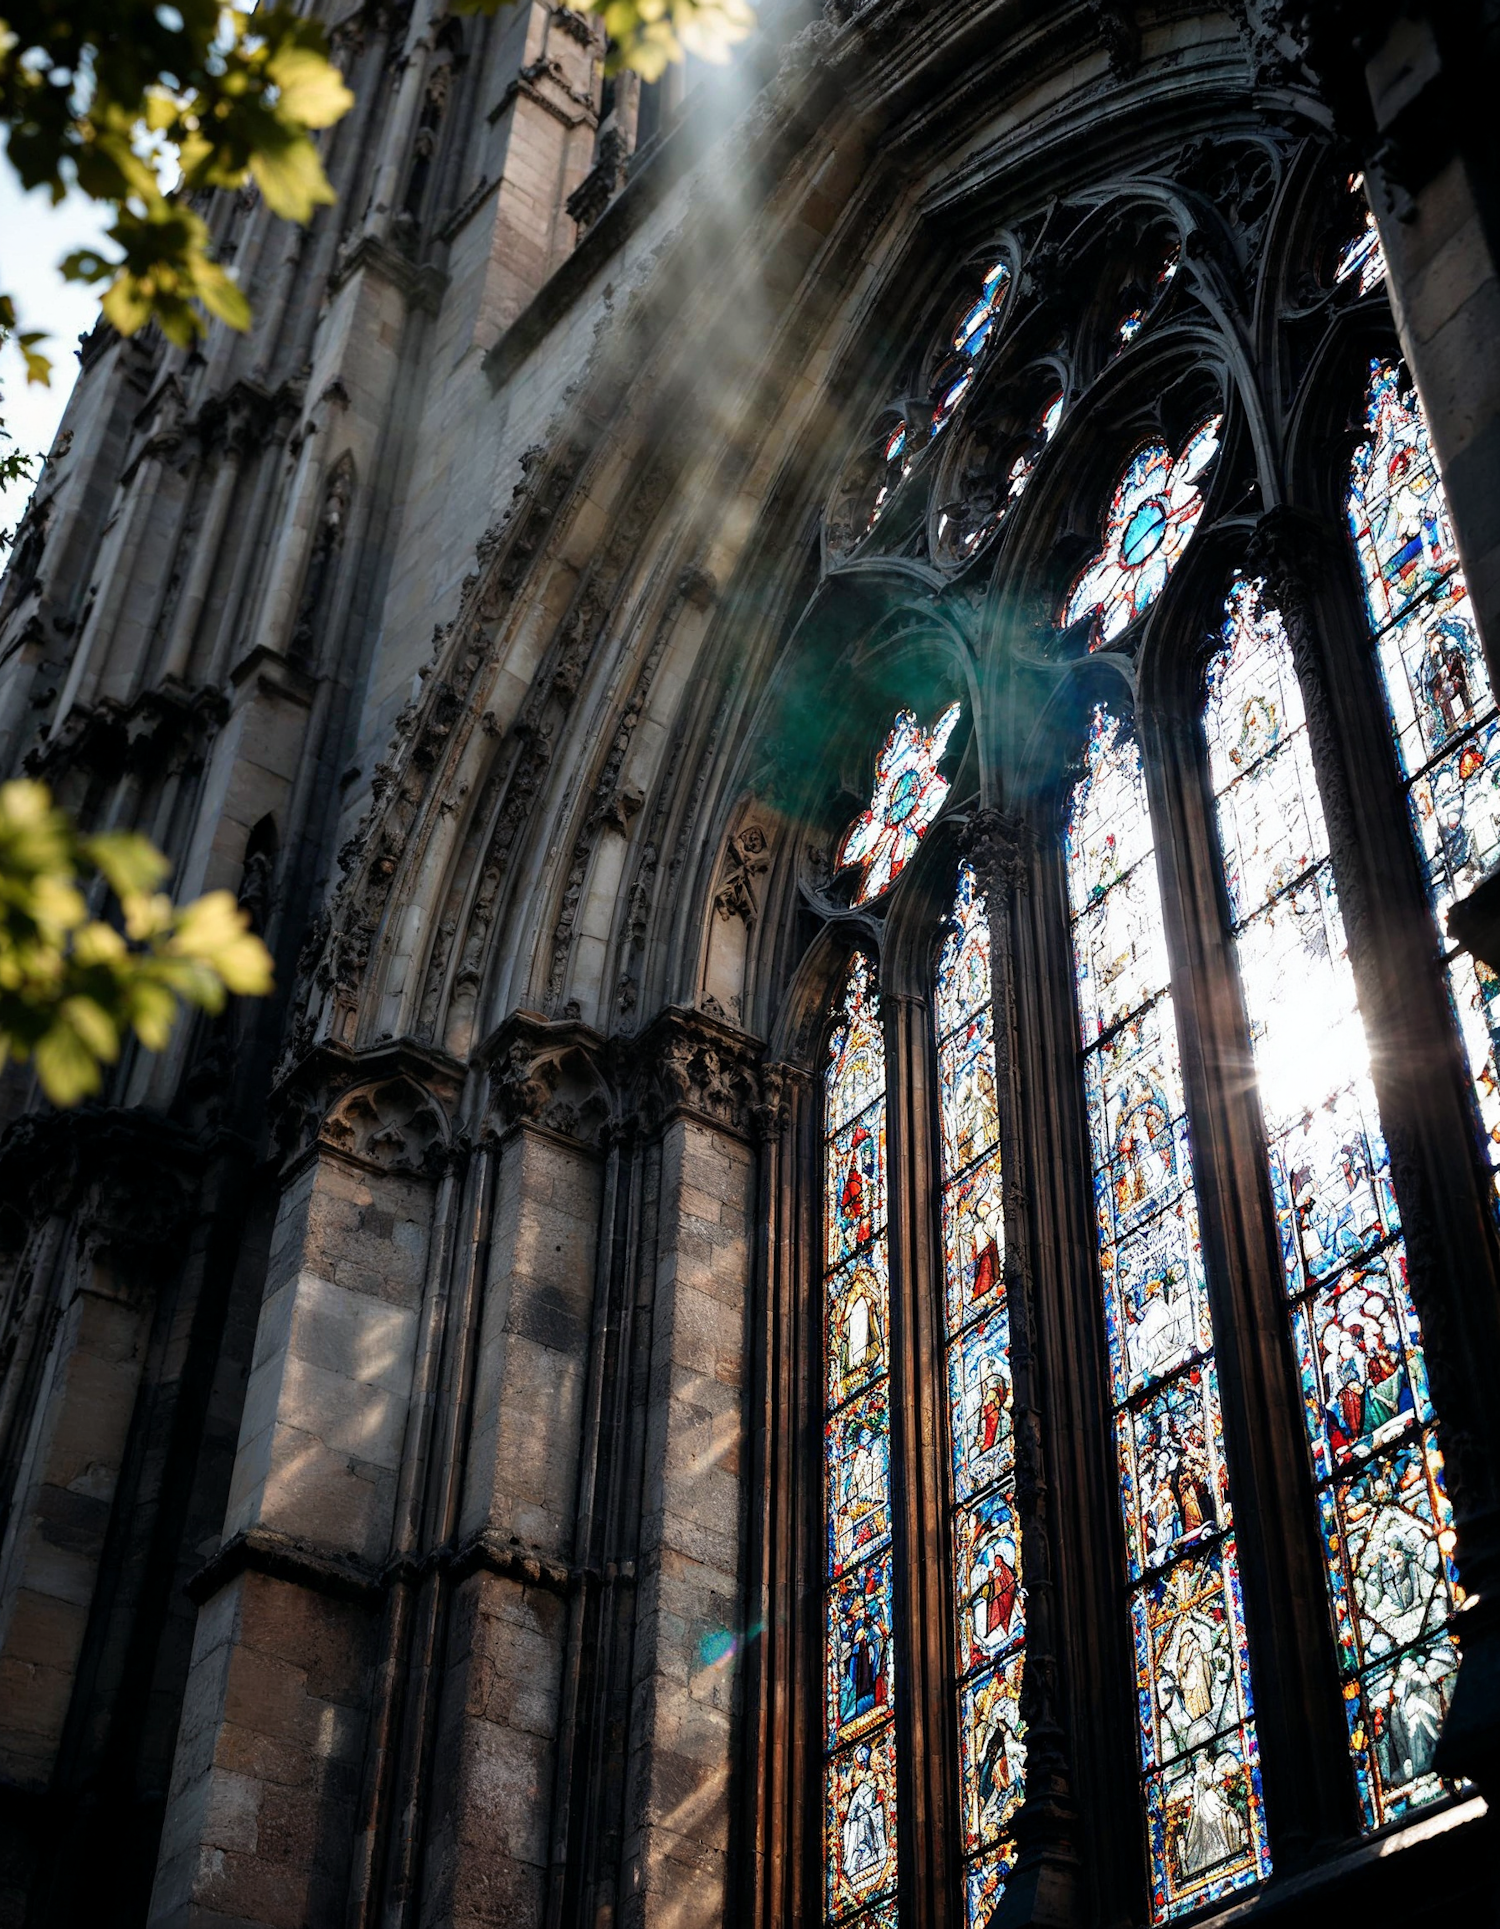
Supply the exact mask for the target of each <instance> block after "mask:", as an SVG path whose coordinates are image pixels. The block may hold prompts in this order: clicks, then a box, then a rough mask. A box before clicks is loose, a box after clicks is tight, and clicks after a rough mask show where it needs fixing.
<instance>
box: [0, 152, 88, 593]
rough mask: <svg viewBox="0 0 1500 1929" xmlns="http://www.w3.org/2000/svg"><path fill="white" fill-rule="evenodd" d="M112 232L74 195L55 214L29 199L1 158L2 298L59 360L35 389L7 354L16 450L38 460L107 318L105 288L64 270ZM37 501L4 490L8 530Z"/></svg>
mask: <svg viewBox="0 0 1500 1929" xmlns="http://www.w3.org/2000/svg"><path fill="white" fill-rule="evenodd" d="M104 224H105V223H104V216H103V214H102V212H101V210H99V209H98V208H96V207H95V206H94V205H93V203H92V202H91V201H88V200H86V199H85V198H84V196H83V195H81V194H71V195H69V197H68V198H67V200H66V201H64V202H63V203H62V204H61V205H60V206H59V207H55V208H54V207H53V206H52V204H51V202H50V201H49V200H48V198H47V194H46V191H45V189H39V190H38V191H37V192H35V193H33V194H22V192H21V189H20V187H19V185H18V183H17V181H16V177H15V175H14V174H13V173H12V172H11V170H10V167H9V164H8V163H7V162H6V161H5V160H4V158H3V157H0V290H4V292H5V293H7V294H9V295H11V296H12V297H13V298H14V300H15V304H16V316H17V320H18V322H19V325H20V327H21V329H22V330H23V331H29V330H31V329H33V328H42V329H45V330H46V331H47V333H48V335H49V336H50V337H51V339H50V341H46V342H39V343H38V344H37V346H38V347H39V348H40V349H41V350H42V352H43V354H46V355H50V356H51V359H52V384H51V387H50V388H41V387H40V386H38V385H36V384H34V383H33V384H28V383H27V380H26V371H25V368H24V367H23V365H22V362H21V357H20V355H19V353H18V352H17V350H16V349H15V347H14V346H11V347H8V348H5V349H0V389H3V392H4V402H3V404H0V413H3V415H4V419H5V426H6V427H7V428H8V429H9V430H10V432H11V434H12V435H13V436H14V437H15V447H17V448H20V449H25V450H26V451H27V452H28V453H29V454H31V455H36V454H40V453H44V452H45V451H46V450H47V449H48V448H50V446H51V443H52V438H53V436H54V435H55V434H56V432H57V425H58V423H59V421H60V420H61V419H62V412H63V409H64V407H65V406H66V404H67V400H68V396H69V394H70V392H71V391H72V387H73V383H74V380H75V378H76V377H77V374H78V361H77V358H76V356H75V355H74V352H73V351H74V349H75V348H76V347H77V345H78V337H79V336H80V335H86V334H87V333H88V331H89V330H90V329H91V328H92V327H93V325H94V318H95V316H96V315H97V314H98V312H99V295H100V292H101V290H100V288H97V287H96V288H86V287H83V286H81V285H80V284H78V283H76V282H68V281H64V280H63V278H62V276H61V275H60V274H59V273H58V272H57V264H58V262H60V261H61V260H62V258H63V256H64V255H66V254H70V253H71V252H72V250H73V249H74V248H83V247H89V246H97V245H98V244H99V242H100V240H101V239H102V236H103V233H104ZM104 252H105V253H106V254H108V253H111V252H113V250H111V249H109V248H105V250H104ZM5 446H6V447H7V448H8V447H10V446H11V445H9V444H6V445H5ZM30 495H31V484H30V483H27V482H22V483H16V484H13V485H12V486H11V487H10V488H9V489H0V529H14V528H15V526H16V524H17V522H19V520H20V518H21V512H22V511H23V510H24V509H25V507H26V504H27V501H28V499H29V498H30ZM0 564H3V557H0Z"/></svg>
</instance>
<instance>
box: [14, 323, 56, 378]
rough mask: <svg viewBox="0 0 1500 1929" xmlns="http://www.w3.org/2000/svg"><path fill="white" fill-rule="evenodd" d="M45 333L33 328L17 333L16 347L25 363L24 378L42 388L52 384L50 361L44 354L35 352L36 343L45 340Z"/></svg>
mask: <svg viewBox="0 0 1500 1929" xmlns="http://www.w3.org/2000/svg"><path fill="white" fill-rule="evenodd" d="M46 339H47V337H46V335H45V333H44V332H43V331H42V330H41V329H39V328H34V329H32V330H31V331H30V332H29V333H28V334H25V335H17V337H16V347H17V348H19V349H20V351H21V359H22V360H23V361H24V362H25V364H26V380H27V382H28V384H30V383H35V384H37V385H39V386H40V387H42V388H50V387H51V386H52V363H51V362H50V360H49V359H48V358H47V357H46V356H45V355H39V354H38V353H37V348H36V344H37V343H38V342H44V341H46Z"/></svg>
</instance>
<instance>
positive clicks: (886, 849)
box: [833, 703, 962, 904]
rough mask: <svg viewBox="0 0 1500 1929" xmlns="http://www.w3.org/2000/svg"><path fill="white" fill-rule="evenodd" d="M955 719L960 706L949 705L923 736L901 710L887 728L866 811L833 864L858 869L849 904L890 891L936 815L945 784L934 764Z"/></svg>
mask: <svg viewBox="0 0 1500 1929" xmlns="http://www.w3.org/2000/svg"><path fill="white" fill-rule="evenodd" d="M961 713H962V705H960V704H957V703H953V704H950V705H949V706H948V708H947V709H946V710H945V711H944V712H943V714H942V715H941V716H940V717H939V718H938V720H937V722H936V723H935V724H934V725H933V727H932V729H931V730H924V729H923V728H922V726H921V724H920V723H919V722H918V721H917V716H916V712H915V711H913V710H902V711H900V712H899V713H898V715H897V717H896V721H895V722H894V723H893V724H892V725H891V729H890V734H889V736H888V737H887V738H886V740H885V743H884V744H883V746H882V747H881V751H880V755H879V757H878V758H877V759H876V762H875V788H874V791H873V792H872V794H871V797H870V804H869V808H868V809H867V810H864V811H861V812H860V814H859V816H858V817H856V818H855V820H854V822H853V823H852V824H851V825H850V826H849V828H848V830H847V831H846V832H845V833H844V840H843V842H842V843H841V844H840V845H839V850H838V855H837V857H836V858H835V859H834V866H833V867H834V870H835V871H843V870H848V869H851V868H853V867H855V866H857V867H858V869H859V872H860V876H859V879H858V882H857V883H856V885H855V890H854V899H853V901H854V903H856V904H870V903H873V901H874V900H875V899H876V898H878V897H880V896H882V895H883V894H884V893H885V892H886V891H888V890H889V889H890V888H891V886H892V885H893V884H894V883H895V881H896V879H897V878H898V877H899V876H900V875H901V873H902V871H903V870H905V868H906V866H907V864H908V863H909V862H910V861H911V859H912V857H913V856H914V855H915V854H916V849H917V846H918V845H919V844H920V843H921V841H922V839H923V838H924V837H925V836H926V835H927V830H928V826H929V825H930V824H931V823H932V820H933V819H934V818H935V817H936V816H937V814H938V812H939V811H940V810H941V809H942V807H943V799H944V798H945V797H946V796H947V795H948V779H947V778H946V777H944V776H943V775H942V774H941V773H940V772H939V770H938V764H939V763H940V762H941V760H942V756H943V752H944V751H945V750H946V749H947V747H948V739H949V737H951V736H952V735H953V730H954V726H955V725H956V724H957V722H958V719H959V716H960V714H961Z"/></svg>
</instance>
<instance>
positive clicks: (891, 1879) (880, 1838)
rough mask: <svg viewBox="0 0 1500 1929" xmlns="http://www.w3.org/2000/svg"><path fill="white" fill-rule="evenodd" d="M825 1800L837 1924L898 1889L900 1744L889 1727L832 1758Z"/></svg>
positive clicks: (831, 1915)
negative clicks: (898, 1756) (897, 1794)
mask: <svg viewBox="0 0 1500 1929" xmlns="http://www.w3.org/2000/svg"><path fill="white" fill-rule="evenodd" d="M825 1800H826V1806H827V1816H828V1820H827V1838H828V1855H827V1881H826V1895H827V1908H828V1919H829V1921H837V1920H838V1919H839V1918H840V1917H842V1916H845V1915H849V1914H851V1913H852V1912H853V1911H854V1910H856V1909H860V1908H863V1907H866V1906H867V1905H868V1904H870V1903H872V1902H874V1901H876V1900H878V1899H880V1898H882V1897H883V1896H884V1895H885V1894H886V1892H888V1891H889V1890H891V1889H893V1888H894V1887H895V1884H896V1742H895V1736H894V1734H893V1732H892V1730H891V1728H890V1727H889V1726H887V1727H885V1728H884V1729H882V1730H881V1732H880V1733H879V1734H877V1735H872V1736H870V1737H869V1738H868V1739H866V1740H861V1741H857V1742H855V1743H854V1744H853V1745H852V1746H851V1747H849V1748H846V1749H844V1750H843V1751H842V1752H841V1753H839V1754H837V1755H835V1756H833V1757H832V1759H831V1760H830V1761H829V1764H828V1769H827V1792H826V1797H825ZM894 1919H895V1906H894V1902H892V1906H891V1911H890V1920H891V1921H892V1922H894Z"/></svg>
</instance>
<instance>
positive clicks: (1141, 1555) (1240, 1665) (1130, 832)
mask: <svg viewBox="0 0 1500 1929" xmlns="http://www.w3.org/2000/svg"><path fill="white" fill-rule="evenodd" d="M1067 867H1068V892H1069V901H1070V907H1071V912H1072V932H1073V958H1074V976H1075V981H1076V984H1077V991H1078V1013H1079V1019H1080V1022H1081V1025H1082V1042H1083V1077H1084V1092H1085V1099H1086V1104H1087V1112H1088V1125H1089V1141H1090V1152H1091V1158H1092V1164H1093V1172H1094V1196H1095V1201H1096V1206H1097V1213H1098V1239H1099V1263H1100V1269H1101V1273H1102V1276H1103V1283H1104V1321H1105V1328H1106V1333H1107V1336H1108V1343H1109V1359H1110V1373H1111V1383H1112V1404H1113V1409H1114V1431H1115V1443H1116V1453H1117V1459H1118V1470H1119V1491H1120V1502H1121V1508H1122V1511H1123V1514H1124V1525H1125V1540H1126V1582H1127V1596H1128V1612H1129V1616H1130V1625H1131V1631H1132V1636H1133V1643H1134V1653H1135V1670H1136V1691H1137V1697H1138V1701H1139V1712H1140V1749H1141V1771H1142V1776H1143V1780H1144V1795H1145V1807H1146V1817H1147V1838H1148V1847H1149V1853H1150V1867H1151V1906H1152V1916H1153V1919H1154V1920H1155V1921H1158V1922H1162V1921H1166V1920H1168V1919H1169V1918H1171V1917H1173V1916H1178V1915H1181V1914H1183V1913H1184V1912H1185V1911H1187V1910H1190V1909H1196V1908H1197V1907H1199V1906H1200V1905H1201V1904H1203V1903H1206V1902H1208V1901H1211V1900H1212V1899H1213V1898H1215V1897H1217V1896H1222V1895H1226V1894H1228V1893H1230V1892H1231V1891H1233V1890H1236V1889H1240V1888H1244V1887H1245V1886H1246V1885H1247V1884H1250V1883H1254V1882H1258V1881H1260V1880H1261V1879H1262V1878H1263V1877H1264V1876H1266V1875H1267V1874H1269V1872H1270V1866H1271V1857H1270V1848H1269V1844H1268V1842H1267V1837H1266V1826H1265V1815H1264V1809H1263V1805H1262V1799H1261V1776H1260V1758H1259V1751H1258V1747H1257V1742H1256V1731H1255V1719H1254V1708H1253V1702H1252V1696H1251V1686H1250V1669H1249V1660H1248V1655H1247V1650H1246V1645H1245V1629H1244V1614H1243V1610H1242V1606H1241V1592H1240V1575H1239V1561H1238V1555H1237V1552H1236V1546H1235V1534H1234V1521H1233V1515H1232V1511H1231V1507H1230V1495H1229V1479H1228V1473H1227V1469H1226V1467H1225V1461H1224V1442H1223V1422H1222V1417H1221V1413H1220V1405H1219V1388H1218V1378H1217V1374H1216V1370H1215V1363H1214V1335H1213V1323H1212V1320H1211V1317H1210V1314H1209V1306H1208V1296H1207V1291H1206V1286H1205V1280H1204V1268H1203V1249H1202V1243H1201V1240H1200V1237H1199V1231H1198V1208H1197V1199H1196V1194H1195V1189H1194V1182H1193V1165H1192V1154H1191V1150H1190V1146H1189V1141H1188V1131H1187V1120H1186V1116H1185V1109H1186V1107H1185V1098H1184V1092H1183V1082H1182V1068H1181V1063H1180V1059H1179V1052H1178V1042H1177V1024H1176V1017H1175V1014H1174V1011H1173V1005H1172V994H1171V991H1170V989H1169V983H1168V966H1167V954H1166V944H1165V940H1164V937H1163V928H1162V907H1161V893H1160V886H1159V884H1158V881H1157V875H1156V858H1155V850H1154V845H1153V840H1152V832H1151V820H1150V813H1149V809H1148V805H1147V799H1146V788H1145V781H1144V778H1143V775H1142V770H1141V759H1140V752H1139V749H1138V748H1137V745H1136V742H1135V738H1134V736H1133V735H1132V733H1131V732H1130V730H1129V728H1128V726H1127V725H1126V724H1125V723H1124V722H1123V721H1122V720H1121V719H1120V718H1119V717H1116V716H1113V715H1111V713H1110V712H1109V711H1108V710H1107V709H1105V708H1104V707H1103V706H1102V705H1101V706H1100V707H1099V708H1097V709H1096V710H1095V712H1094V716H1093V721H1092V725H1091V727H1090V731H1089V740H1088V747H1087V751H1086V753H1085V764H1084V773H1083V776H1082V778H1081V779H1080V781H1079V783H1078V784H1077V786H1076V787H1075V789H1074V791H1073V796H1072V803H1071V811H1070V815H1069V819H1068V828H1067Z"/></svg>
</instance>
